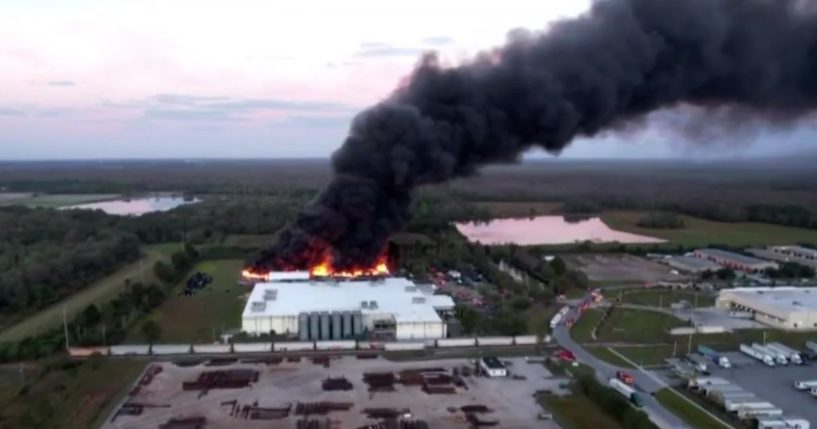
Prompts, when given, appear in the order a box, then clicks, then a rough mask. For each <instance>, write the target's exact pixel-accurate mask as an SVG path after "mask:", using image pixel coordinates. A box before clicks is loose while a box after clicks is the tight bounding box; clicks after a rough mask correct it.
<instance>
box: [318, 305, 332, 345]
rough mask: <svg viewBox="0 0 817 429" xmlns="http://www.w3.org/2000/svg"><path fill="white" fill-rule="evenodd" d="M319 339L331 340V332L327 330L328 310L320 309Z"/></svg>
mask: <svg viewBox="0 0 817 429" xmlns="http://www.w3.org/2000/svg"><path fill="white" fill-rule="evenodd" d="M321 339H322V340H331V339H332V334H331V332H329V312H328V311H322V312H321Z"/></svg>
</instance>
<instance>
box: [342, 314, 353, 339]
mask: <svg viewBox="0 0 817 429" xmlns="http://www.w3.org/2000/svg"><path fill="white" fill-rule="evenodd" d="M353 331H354V328H353V327H352V312H351V311H344V312H343V338H352V337H354V334H353V333H352V332H353Z"/></svg>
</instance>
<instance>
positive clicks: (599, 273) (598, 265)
mask: <svg viewBox="0 0 817 429" xmlns="http://www.w3.org/2000/svg"><path fill="white" fill-rule="evenodd" d="M565 262H567V265H568V267H570V268H572V269H579V270H581V271H583V272H584V273H585V274H587V276H588V277H589V278H590V281H593V282H603V283H608V282H609V283H615V282H620V283H648V282H658V281H683V280H685V279H686V277H684V276H683V275H677V274H672V270H671V269H670V268H669V267H667V266H664V265H661V264H658V263H655V262H652V261H649V260H647V259H644V258H639V257H636V256H632V255H570V256H565Z"/></svg>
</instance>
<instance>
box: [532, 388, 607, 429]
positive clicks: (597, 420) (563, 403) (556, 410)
mask: <svg viewBox="0 0 817 429" xmlns="http://www.w3.org/2000/svg"><path fill="white" fill-rule="evenodd" d="M539 400H540V402H541V403H542V407H543V408H545V409H546V410H548V411H550V412H552V413H553V417H554V418H555V420H556V422H557V423H559V425H560V426H561V427H562V428H564V429H586V428H597V429H601V428H604V429H621V428H622V426H621V424H619V423H618V422H617V421H615V420H614V419H613V418H612V417H610V416H608V415H607V414H605V413H604V411H602V410H601V409H600V408H599V407H598V406H597V405H596V404H595V403H593V401H591V400H590V398H588V397H587V396H584V395H579V394H570V395H566V396H556V395H541V396H540V397H539Z"/></svg>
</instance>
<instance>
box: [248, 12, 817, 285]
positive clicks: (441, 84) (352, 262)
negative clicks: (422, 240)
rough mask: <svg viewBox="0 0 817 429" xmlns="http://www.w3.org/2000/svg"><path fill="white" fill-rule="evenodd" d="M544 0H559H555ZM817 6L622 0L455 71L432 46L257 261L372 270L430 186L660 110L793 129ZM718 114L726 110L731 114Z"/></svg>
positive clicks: (816, 91)
mask: <svg viewBox="0 0 817 429" xmlns="http://www.w3.org/2000/svg"><path fill="white" fill-rule="evenodd" d="M543 1H544V0H543ZM814 6H815V2H812V1H794V0H607V1H598V2H596V3H594V4H593V6H592V8H591V10H590V11H589V12H588V13H586V14H585V15H583V16H581V17H578V18H576V19H571V20H565V21H561V22H559V23H557V24H555V25H554V26H552V27H551V28H550V29H549V30H548V31H547V32H544V33H540V34H536V33H523V32H517V33H514V34H512V36H511V37H510V40H509V42H508V43H507V45H505V46H504V47H502V48H499V49H497V50H494V51H490V52H486V53H483V54H482V55H480V56H478V57H477V58H476V59H474V60H473V61H472V62H469V63H467V64H463V65H460V66H458V67H445V66H443V65H441V64H440V63H439V61H438V59H437V58H436V57H435V56H434V55H433V54H429V55H427V56H425V57H424V58H422V60H421V61H420V63H419V65H418V66H417V67H416V69H415V70H414V71H413V73H412V74H411V75H410V77H409V78H408V79H407V80H406V81H405V83H404V84H403V85H401V86H400V87H399V88H398V89H397V90H396V91H395V92H394V93H393V94H392V95H391V96H390V97H388V98H387V99H385V100H384V101H382V102H381V103H379V104H377V105H375V106H373V107H371V108H369V109H368V110H365V111H363V112H362V113H360V114H359V115H358V116H357V117H356V118H355V119H354V121H353V123H352V126H351V129H350V131H349V136H348V137H347V138H346V140H345V141H344V143H343V146H342V147H341V148H340V149H338V150H337V152H335V154H334V155H333V157H332V166H333V168H334V172H335V177H334V179H333V180H332V182H331V183H330V184H329V186H328V187H327V188H326V189H324V190H323V191H322V192H321V193H320V194H319V195H318V196H317V198H316V199H315V200H314V201H313V202H312V203H311V204H309V206H308V207H306V208H305V209H304V211H303V213H301V215H300V216H299V217H298V219H297V221H296V222H295V223H294V224H293V225H291V226H289V227H288V228H287V229H286V230H284V231H283V232H282V233H281V234H280V238H279V240H278V242H277V243H274V244H273V245H272V246H271V247H269V248H268V249H266V250H264V251H263V252H262V253H261V254H260V255H259V257H258V259H257V261H256V262H255V263H254V264H253V266H252V268H253V269H255V270H258V271H266V270H270V269H291V268H305V267H308V266H311V265H312V264H314V263H315V262H317V261H320V260H321V259H323V258H324V256H325V255H326V254H327V252H330V253H328V254H329V255H331V257H332V261H333V265H334V266H335V268H348V267H351V266H367V265H369V264H371V263H372V262H373V261H374V260H375V259H376V258H377V257H378V255H379V254H380V252H381V251H382V250H383V248H384V243H385V242H386V240H387V238H388V237H389V235H390V234H392V233H393V232H395V231H398V230H400V229H401V228H403V227H405V225H406V223H407V222H408V220H409V205H410V202H411V192H412V190H413V189H414V188H416V187H418V186H421V185H426V184H433V183H440V182H444V181H447V180H451V179H452V178H456V177H462V176H468V175H471V174H473V173H474V172H475V171H476V170H477V169H478V168H479V167H480V166H482V165H484V164H489V163H493V162H498V161H508V160H514V159H516V158H517V157H518V156H519V155H520V154H521V153H523V152H524V151H526V150H527V149H530V148H531V147H540V148H543V149H545V150H547V151H549V152H552V153H558V152H559V151H561V150H562V149H563V148H564V147H565V146H567V145H568V144H569V143H570V141H571V140H573V139H574V138H576V137H577V136H593V135H596V134H597V133H599V132H602V131H605V130H615V129H618V128H627V127H631V126H632V125H633V124H639V123H640V122H641V121H643V120H644V118H645V116H646V115H647V114H649V113H651V112H654V111H656V110H659V109H671V108H675V107H679V106H684V108H690V107H691V108H694V109H696V110H698V111H699V112H703V113H704V114H705V115H704V116H702V117H707V116H708V115H706V113H708V112H711V113H713V114H712V115H711V117H712V118H713V119H712V120H713V121H722V120H727V121H729V123H728V124H726V123H724V124H721V125H723V126H724V128H725V129H734V128H736V127H737V128H739V127H740V126H741V124H754V123H758V122H760V123H767V124H774V125H780V124H784V125H785V124H790V123H792V122H795V121H797V120H799V119H802V118H804V117H805V116H806V115H808V114H809V113H810V112H812V111H813V110H814V108H815V107H817V17H815V7H814ZM715 113H717V114H715Z"/></svg>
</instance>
